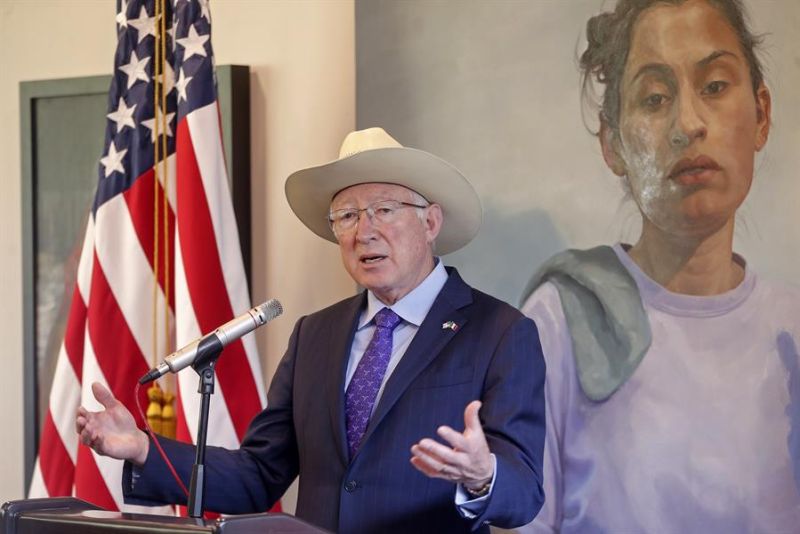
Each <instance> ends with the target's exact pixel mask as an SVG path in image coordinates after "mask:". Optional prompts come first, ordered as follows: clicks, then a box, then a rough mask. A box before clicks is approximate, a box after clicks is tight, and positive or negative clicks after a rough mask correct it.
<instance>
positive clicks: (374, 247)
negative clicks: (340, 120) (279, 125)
mask: <svg viewBox="0 0 800 534" xmlns="http://www.w3.org/2000/svg"><path fill="white" fill-rule="evenodd" d="M286 195H287V199H288V201H289V204H290V205H291V207H292V209H293V210H294V212H295V214H296V215H297V216H298V217H299V218H300V220H301V221H303V223H304V224H305V225H306V226H308V227H309V228H310V229H311V230H312V231H314V232H315V233H317V234H318V235H320V236H321V237H323V238H325V239H327V240H329V241H332V242H335V243H337V244H338V245H339V248H340V250H341V254H342V260H343V263H344V266H345V269H346V270H347V272H348V273H349V274H350V276H351V277H352V278H353V280H354V281H355V282H357V283H358V284H359V285H361V286H363V287H365V288H366V291H365V292H362V293H360V294H359V295H356V296H355V297H352V298H349V299H346V300H343V301H341V302H339V303H336V304H334V305H333V306H330V307H328V308H326V309H323V310H321V311H318V312H316V313H313V314H311V315H309V316H306V317H303V318H301V319H300V320H299V321H298V322H297V324H296V326H295V328H294V332H293V333H292V336H291V339H290V341H289V347H288V349H287V351H286V354H285V355H284V357H283V360H282V361H281V363H280V365H279V367H278V369H277V371H276V373H275V376H274V378H273V380H272V384H271V386H270V388H269V393H268V399H267V401H268V406H267V408H266V409H265V410H264V411H263V412H261V413H260V414H259V415H258V416H256V418H255V419H254V420H253V422H252V423H251V425H250V428H249V430H248V432H247V435H246V436H245V439H244V440H243V442H242V446H241V448H240V449H238V450H235V451H230V450H225V449H221V448H214V447H210V448H209V449H208V450H207V455H206V463H205V465H206V484H205V490H206V493H205V503H206V506H207V508H208V509H210V510H215V511H220V512H226V513H246V512H257V511H263V510H266V509H268V508H269V507H270V506H271V505H272V504H273V503H274V502H275V501H276V500H278V499H279V498H280V497H281V495H282V494H283V493H284V491H285V490H286V488H288V486H289V484H290V483H291V482H292V481H293V480H294V478H295V477H296V476H298V475H299V476H300V487H299V496H298V503H297V511H296V513H297V516H298V517H301V518H304V519H306V520H308V521H310V522H311V523H314V524H316V525H319V526H321V527H324V528H327V529H330V530H334V531H337V532H343V533H349V532H358V533H361V532H374V533H388V532H488V526H487V525H489V524H495V525H498V526H501V527H506V528H511V527H514V526H518V525H522V524H525V523H527V522H529V521H530V520H531V519H533V517H534V516H535V515H536V512H537V511H538V510H539V508H540V507H541V505H542V503H543V501H544V495H543V493H542V451H543V444H544V424H545V421H544V396H543V384H544V372H545V369H544V363H543V358H542V351H541V345H540V343H539V338H538V334H537V331H536V327H535V326H534V324H533V322H531V321H530V320H529V319H526V318H524V317H523V316H522V315H521V314H520V313H519V312H518V311H517V310H515V309H514V308H512V307H511V306H509V305H507V304H505V303H503V302H500V301H498V300H497V299H495V298H493V297H490V296H488V295H486V294H484V293H481V292H480V291H477V290H475V289H473V288H471V287H470V286H468V285H467V284H466V283H465V282H464V281H462V279H461V277H460V276H459V275H458V272H456V270H455V269H452V268H447V269H446V268H445V267H444V265H443V264H442V262H441V261H440V260H439V258H438V257H436V256H435V255H434V247H435V249H436V250H437V252H439V253H441V254H446V253H449V252H452V251H454V250H457V249H458V248H461V247H462V246H464V245H466V244H467V243H468V242H469V241H470V240H471V239H472V237H474V235H475V234H476V233H477V230H478V228H479V226H480V222H481V207H480V201H479V199H478V197H477V195H476V193H475V191H474V189H473V188H472V186H471V185H470V184H469V182H467V181H466V179H465V178H464V177H463V176H462V175H461V173H460V172H459V171H458V170H456V169H455V168H454V167H452V166H451V165H450V164H448V163H446V162H445V161H443V160H441V159H439V158H437V157H435V156H433V155H431V154H428V153H427V152H423V151H420V150H415V149H411V148H405V147H402V146H401V145H400V144H399V143H397V141H395V140H394V139H393V138H391V137H390V136H389V135H388V134H387V133H386V132H384V131H383V130H382V129H380V128H372V129H369V130H364V131H359V132H353V133H351V134H350V135H349V136H348V137H347V138H346V139H345V142H344V144H343V145H342V150H341V152H340V158H339V159H338V160H336V161H333V162H331V163H328V164H325V165H321V166H317V167H312V168H310V169H304V170H302V171H298V172H296V173H294V174H292V175H291V176H290V177H289V178H288V180H287V182H286ZM326 213H327V221H326V220H325V219H326V217H325V214H326ZM320 267H323V266H320ZM93 388H94V392H95V396H96V397H97V398H98V401H100V403H101V404H103V405H104V406H105V408H106V409H105V410H103V411H100V412H94V413H92V412H88V411H87V410H85V409H83V408H81V409H79V412H78V416H77V420H76V426H77V430H78V432H79V433H80V435H81V440H82V442H83V443H84V444H87V445H89V446H91V447H93V448H94V449H95V451H97V452H98V453H100V454H107V455H110V456H114V457H117V458H122V459H125V460H127V461H126V463H125V468H124V473H123V489H124V493H125V496H126V501H128V502H132V503H136V504H156V503H164V502H171V503H174V502H184V501H185V495H184V494H183V492H182V491H181V490H180V488H179V486H178V484H177V483H176V482H175V481H174V480H173V479H172V477H171V476H170V475H169V471H168V468H167V465H166V463H165V462H164V460H163V459H162V458H161V456H160V455H159V454H158V453H157V452H154V450H155V447H152V446H151V444H152V442H151V441H150V438H148V436H147V435H146V434H144V433H143V432H142V431H140V430H138V429H137V428H136V425H135V422H134V420H133V418H132V417H131V415H130V413H129V412H127V410H126V409H125V408H124V407H122V405H121V404H119V402H118V401H116V400H115V399H114V398H113V397H112V396H111V394H110V393H109V392H108V391H107V390H105V389H104V388H103V387H102V386H101V385H99V384H95V385H93ZM462 419H463V426H464V430H463V431H461V432H459V431H457V430H455V428H460V427H461V426H462ZM434 435H438V437H439V440H436V439H433V438H432V436H434ZM159 442H162V443H163V447H164V449H165V451H166V456H167V457H168V458H169V459H170V460H171V462H172V463H173V464H174V465H175V468H176V470H177V473H178V475H179V476H180V477H181V478H183V479H184V480H188V478H189V473H190V472H191V468H192V463H193V460H194V449H193V447H192V446H191V445H188V444H183V443H178V442H174V441H170V440H167V439H163V438H159Z"/></svg>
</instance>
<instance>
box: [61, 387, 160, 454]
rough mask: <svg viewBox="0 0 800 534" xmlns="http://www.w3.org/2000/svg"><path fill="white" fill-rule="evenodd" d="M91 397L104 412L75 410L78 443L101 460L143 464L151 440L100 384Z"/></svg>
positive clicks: (123, 407)
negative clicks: (102, 457) (92, 450)
mask: <svg viewBox="0 0 800 534" xmlns="http://www.w3.org/2000/svg"><path fill="white" fill-rule="evenodd" d="M92 393H93V394H94V398H95V399H97V401H98V402H99V403H100V404H102V405H103V407H104V408H105V410H101V411H99V412H90V411H89V410H87V409H86V408H84V407H83V406H81V407H79V408H78V413H77V416H76V417H75V430H76V431H77V432H78V434H79V435H80V439H81V443H83V444H84V445H88V446H89V447H91V448H92V449H94V451H95V452H97V453H98V454H101V455H103V456H110V457H112V458H117V459H119V460H130V461H131V462H133V463H135V464H136V465H142V464H144V462H145V460H146V459H147V453H148V451H149V450H150V440H148V438H147V435H146V434H145V433H144V432H142V431H141V430H139V429H138V428H137V427H136V421H135V420H134V418H133V415H131V412H129V411H128V409H127V408H125V406H123V404H122V403H121V402H119V401H118V400H117V399H116V398H115V397H114V395H112V394H111V392H110V391H109V390H108V389H106V388H105V387H104V386H103V385H102V384H100V383H99V382H95V383H93V384H92Z"/></svg>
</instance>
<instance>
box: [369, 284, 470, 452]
mask: <svg viewBox="0 0 800 534" xmlns="http://www.w3.org/2000/svg"><path fill="white" fill-rule="evenodd" d="M448 270H449V271H450V276H449V278H448V280H447V282H446V283H445V285H444V287H443V288H442V290H441V291H440V292H439V296H437V297H436V300H435V301H434V303H433V306H432V307H431V309H430V311H429V312H428V315H427V316H426V317H425V320H424V321H423V322H422V324H421V325H420V327H419V330H417V333H416V335H415V336H414V339H413V340H412V341H411V344H410V345H409V347H408V350H406V352H405V354H404V355H403V357H402V359H401V360H400V363H399V364H398V365H397V368H395V370H394V372H393V373H392V375H391V376H390V377H389V380H388V381H387V382H386V387H385V388H384V390H383V395H382V396H381V398H380V400H379V401H378V406H377V407H376V409H375V413H373V414H372V418H371V419H370V421H369V425H368V426H367V430H366V432H365V434H364V439H363V441H362V447H363V446H364V444H365V443H366V442H367V440H368V439H369V437H370V435H372V433H373V432H374V430H375V428H376V427H377V426H378V425H379V424H380V423H381V421H382V420H383V418H384V417H386V414H388V413H389V411H390V410H391V409H392V406H394V405H395V404H396V403H397V401H398V399H399V398H400V396H401V395H402V394H403V393H404V392H405V391H406V390H407V389H408V387H409V385H411V383H412V382H413V381H414V379H415V378H416V377H417V375H419V374H420V373H421V372H422V371H423V370H424V369H425V368H426V367H428V365H429V364H430V363H431V362H432V361H433V360H434V359H436V357H437V356H438V355H439V353H440V352H441V351H442V349H444V347H445V346H446V345H447V344H448V343H449V342H450V340H451V339H453V337H455V336H456V335H458V330H460V329H461V328H462V327H463V326H464V324H465V323H466V321H467V319H466V316H465V315H464V314H462V313H461V312H459V311H458V310H459V309H460V308H463V307H464V306H466V305H468V304H470V303H471V302H472V295H471V290H470V287H469V286H468V285H467V284H466V283H464V281H463V280H462V279H461V277H460V276H459V275H458V272H457V271H456V270H455V269H452V270H450V269H448ZM448 321H452V322H453V323H455V324H456V325H458V326H457V328H456V330H453V329H452V328H449V327H448V328H445V327H443V325H444V324H445V323H447V322H448Z"/></svg>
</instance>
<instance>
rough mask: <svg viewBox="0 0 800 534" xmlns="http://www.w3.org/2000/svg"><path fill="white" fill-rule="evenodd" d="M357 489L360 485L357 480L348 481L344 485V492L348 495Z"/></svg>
mask: <svg viewBox="0 0 800 534" xmlns="http://www.w3.org/2000/svg"><path fill="white" fill-rule="evenodd" d="M357 487H358V483H357V482H356V481H355V480H348V481H347V482H346V483H345V485H344V490H345V491H346V492H347V493H353V492H354V491H355V490H356V488H357Z"/></svg>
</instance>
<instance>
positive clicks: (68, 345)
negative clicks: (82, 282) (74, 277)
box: [64, 283, 86, 382]
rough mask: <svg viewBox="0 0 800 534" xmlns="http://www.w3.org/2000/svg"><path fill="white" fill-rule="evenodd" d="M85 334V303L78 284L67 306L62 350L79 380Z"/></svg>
mask: <svg viewBox="0 0 800 534" xmlns="http://www.w3.org/2000/svg"><path fill="white" fill-rule="evenodd" d="M85 334H86V304H84V302H83V297H82V296H81V292H80V291H79V290H78V284H77V283H76V284H75V289H74V290H73V291H72V303H71V304H70V307H69V317H68V318H67V328H66V330H65V331H64V351H65V352H66V353H67V358H68V359H69V363H70V364H71V365H72V371H73V372H74V373H75V376H76V377H77V378H78V382H80V381H81V370H82V369H83V340H84V338H85Z"/></svg>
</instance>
